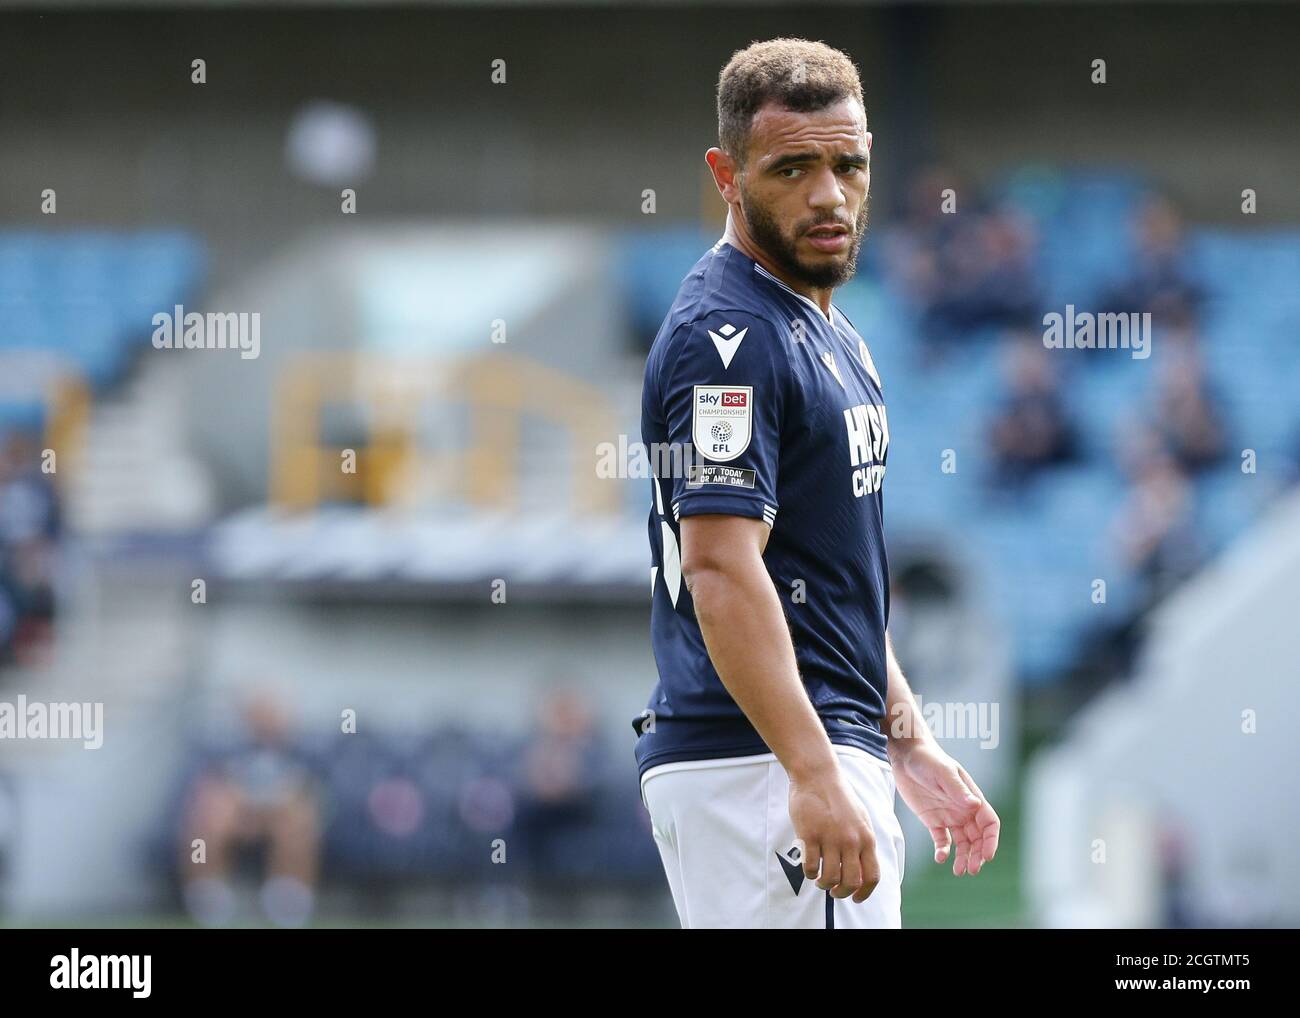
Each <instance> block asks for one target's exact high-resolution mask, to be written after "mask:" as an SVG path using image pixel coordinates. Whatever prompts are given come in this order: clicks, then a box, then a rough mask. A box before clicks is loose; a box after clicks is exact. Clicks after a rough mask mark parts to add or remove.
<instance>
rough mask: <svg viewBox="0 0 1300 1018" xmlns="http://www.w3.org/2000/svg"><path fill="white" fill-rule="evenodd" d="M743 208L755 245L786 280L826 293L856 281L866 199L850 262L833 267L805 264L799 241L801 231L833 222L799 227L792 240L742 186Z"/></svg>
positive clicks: (850, 246) (864, 234)
mask: <svg viewBox="0 0 1300 1018" xmlns="http://www.w3.org/2000/svg"><path fill="white" fill-rule="evenodd" d="M740 208H741V211H742V212H744V213H745V222H746V223H748V224H749V233H750V236H751V237H753V238H754V243H755V244H757V245H758V247H759V249H760V250H762V252H763V253H764V254H766V255H767V256H768V257H769V258H771V259H772V261H774V262H776V264H777V265H778V266H779V267H780V268H781V269H782V271H783V272H784V273H785V274H786V275H787V276H790V277H791V278H793V279H797V280H799V281H800V282H802V283H804V284H805V285H806V286H813V287H817V288H819V289H827V288H833V287H836V286H839V285H840V284H841V283H847V282H848V281H849V280H850V279H852V278H853V274H854V273H855V272H857V269H858V249H859V248H860V247H861V246H862V238H863V237H864V236H866V233H867V202H866V200H865V199H864V200H863V202H862V208H861V209H860V210H859V212H858V221H857V222H856V223H855V224H854V231H853V237H852V240H851V241H850V244H849V256H848V258H846V259H845V260H844V261H843V262H840V263H839V264H835V263H831V264H829V265H815V266H814V265H806V264H804V262H802V261H801V260H800V259H799V252H798V250H797V249H796V241H797V238H798V236H800V235H802V231H806V230H811V229H812V228H813V227H814V226H820V225H822V224H823V223H824V222H830V220H823V221H821V222H810V223H803V224H800V225H799V227H798V229H799V230H800V231H801V233H799V234H796V239H795V240H790V239H787V238H786V236H785V235H784V234H783V233H782V232H781V225H780V224H779V223H778V222H777V221H776V219H775V218H774V217H773V216H772V215H771V213H769V212H768V211H767V209H766V208H764V207H763V206H762V205H759V204H758V203H757V202H754V201H752V200H751V199H750V197H749V192H748V191H746V190H745V188H744V186H743V185H742V186H741V188H740Z"/></svg>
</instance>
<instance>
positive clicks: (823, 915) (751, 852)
mask: <svg viewBox="0 0 1300 1018" xmlns="http://www.w3.org/2000/svg"><path fill="white" fill-rule="evenodd" d="M835 753H836V755H837V756H838V757H839V761H840V767H841V769H842V770H843V772H844V775H845V777H846V778H847V779H848V782H849V784H850V785H851V786H852V787H853V788H854V789H855V790H856V791H857V793H858V795H859V796H860V797H861V799H862V802H863V804H864V805H865V806H866V807H867V812H868V814H869V815H870V817H871V826H872V829H873V830H874V831H875V834H876V858H877V860H878V862H879V863H880V883H879V884H878V885H877V886H876V889H875V890H874V891H872V892H871V897H870V898H868V899H867V900H866V901H864V902H862V903H861V904H858V903H855V902H854V901H853V900H852V899H851V898H832V897H831V896H830V892H828V891H823V890H821V889H820V888H819V887H818V886H817V884H816V882H815V881H813V880H806V879H804V876H803V866H802V864H801V863H800V862H798V861H797V859H798V853H797V852H793V853H792V849H793V848H794V840H795V835H794V825H793V824H792V823H791V822H790V808H789V795H790V782H789V779H788V777H787V776H786V773H785V768H784V767H782V766H781V764H780V763H778V762H777V759H776V756H775V755H774V754H772V753H765V754H763V755H761V756H745V757H730V758H727V759H724V760H687V761H681V762H678V763H667V764H660V765H659V766H658V767H652V768H650V770H648V771H646V773H645V775H644V776H643V777H642V779H641V798H642V800H643V801H644V802H645V805H646V809H648V810H649V811H650V822H651V826H652V828H653V830H654V839H655V843H656V844H657V845H658V846H659V854H660V856H661V857H662V858H663V863H664V871H665V872H666V873H667V874H668V886H669V888H670V889H671V890H672V893H673V903H674V904H675V905H676V906H677V915H678V917H679V918H680V919H681V923H682V926H683V927H684V928H686V929H692V928H701V927H707V928H717V927H729V928H743V929H898V928H899V927H900V926H902V915H901V908H902V887H901V885H902V881H903V829H902V827H901V826H900V825H899V823H898V817H896V816H895V815H894V794H895V791H896V787H895V784H894V772H893V769H892V768H891V767H890V766H889V764H887V763H886V762H885V761H883V760H881V759H879V758H878V757H874V756H872V755H871V754H870V753H868V752H866V751H865V750H861V749H855V748H852V747H849V746H836V747H835ZM792 855H793V861H792Z"/></svg>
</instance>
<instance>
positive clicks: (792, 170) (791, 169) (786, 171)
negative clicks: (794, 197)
mask: <svg viewBox="0 0 1300 1018" xmlns="http://www.w3.org/2000/svg"><path fill="white" fill-rule="evenodd" d="M778 172H779V173H780V174H781V176H782V177H784V178H785V179H786V180H794V175H795V174H796V173H802V172H803V169H802V168H801V167H798V166H786V167H783V168H782V169H781V170H779V171H778Z"/></svg>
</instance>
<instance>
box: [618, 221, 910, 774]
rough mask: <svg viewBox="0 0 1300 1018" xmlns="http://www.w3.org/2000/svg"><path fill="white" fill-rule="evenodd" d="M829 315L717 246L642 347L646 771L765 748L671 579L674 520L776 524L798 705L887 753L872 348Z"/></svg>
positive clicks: (642, 765)
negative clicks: (648, 600)
mask: <svg viewBox="0 0 1300 1018" xmlns="http://www.w3.org/2000/svg"><path fill="white" fill-rule="evenodd" d="M831 315H832V320H827V318H826V316H825V315H824V314H823V313H822V311H821V309H820V308H819V307H818V306H817V305H816V304H814V303H813V302H812V301H811V300H809V299H808V298H807V297H804V296H802V295H801V294H798V293H796V292H795V291H794V290H792V289H790V288H789V287H788V286H786V285H785V284H784V283H782V282H781V281H780V280H778V279H777V278H776V277H775V276H773V275H771V274H770V273H769V272H767V271H766V270H765V269H764V268H763V267H762V266H761V265H759V264H758V263H757V262H755V261H754V260H753V259H752V258H749V257H748V256H746V255H745V254H743V253H742V252H741V251H739V250H738V249H736V248H735V247H733V246H731V245H730V244H728V243H726V242H724V241H719V242H718V243H717V244H716V245H715V246H714V247H713V248H712V249H711V250H710V251H709V252H708V253H707V254H706V255H704V257H703V258H701V259H700V260H699V261H698V262H697V263H696V265H695V267H694V268H693V269H692V270H691V272H690V274H689V275H688V276H687V277H686V279H685V280H683V282H682V286H681V289H680V290H679V291H678V295H677V300H676V301H675V302H674V304H673V306H672V309H671V310H670V311H669V313H668V317H667V318H666V319H665V320H664V323H663V325H662V326H661V327H660V329H659V334H658V336H656V338H655V341H654V345H653V346H652V347H651V350H650V356H649V358H648V360H647V362H646V371H645V384H644V388H643V391H642V398H641V437H642V441H643V442H644V443H645V445H646V448H647V450H648V451H649V453H650V456H651V464H652V467H653V469H654V477H653V478H652V481H651V485H652V498H653V504H652V506H651V510H650V525H649V531H650V549H651V555H652V567H651V575H652V578H653V606H652V609H651V642H652V644H653V647H654V655H655V663H656V665H657V666H658V671H659V682H658V684H657V685H656V687H655V690H654V692H653V694H652V695H651V697H650V703H649V704H648V709H647V711H646V712H645V713H644V714H643V715H642V716H639V717H637V718H636V719H634V721H633V725H634V727H635V728H636V730H637V732H638V733H639V736H638V739H637V745H636V757H637V763H638V766H639V769H640V772H641V773H642V774H644V773H645V771H646V770H647V769H649V768H650V767H654V766H656V765H658V764H663V763H670V762H674V761H679V760H708V759H717V758H721V757H730V756H748V755H754V754H759V753H767V752H769V748H768V746H767V745H766V744H765V743H764V742H763V740H762V738H761V737H760V736H759V734H758V732H757V731H755V729H754V727H753V725H751V724H750V722H749V720H748V719H747V718H746V717H745V715H744V713H743V712H742V711H741V709H740V707H739V706H737V704H736V702H735V701H734V700H733V699H732V698H731V694H730V693H728V692H727V690H726V688H725V687H724V686H723V684H722V680H721V679H720V678H719V677H718V673H717V671H716V670H715V669H714V667H713V664H712V662H710V660H709V655H708V651H707V650H706V648H705V645H704V638H703V636H702V635H701V633H700V627H699V624H698V622H697V621H696V618H695V610H694V607H693V605H692V603H691V595H690V592H689V591H688V590H687V589H686V584H685V583H684V582H683V581H682V574H681V552H680V548H681V540H680V534H681V531H680V519H681V517H683V516H691V515H696V514H702V513H724V514H727V515H732V516H749V517H753V518H755V519H761V520H763V521H764V523H766V524H767V525H768V526H769V527H771V534H770V535H769V537H768V542H767V548H766V550H765V551H764V554H763V560H764V563H765V564H766V566H767V571H768V573H769V574H770V575H771V577H772V582H773V584H774V585H775V587H776V591H777V594H778V595H779V597H780V599H781V603H782V605H783V607H784V610H785V614H786V617H787V619H788V620H789V623H790V631H791V636H792V637H793V641H794V650H795V656H796V658H797V660H798V665H799V673H800V675H801V677H802V678H803V683H804V688H805V689H806V690H807V692H808V698H809V700H810V701H811V702H812V705H813V707H814V708H815V709H816V711H817V714H818V716H819V717H820V718H821V720H822V723H823V724H824V725H825V726H826V732H827V734H828V735H829V736H830V740H831V742H832V743H834V744H837V745H843V746H856V747H858V748H861V749H864V750H866V751H868V752H870V753H872V754H874V755H875V756H877V757H880V758H881V759H883V760H888V754H887V753H886V738H885V735H884V730H883V723H884V718H885V694H886V682H887V678H886V672H885V626H886V624H887V623H888V620H889V574H888V565H887V563H886V559H885V541H884V530H883V523H884V518H883V513H884V509H883V497H882V492H881V485H882V481H883V479H884V473H885V458H886V454H887V450H888V447H889V426H888V422H887V420H886V417H885V405H884V398H883V396H882V393H881V387H880V380H879V378H878V376H877V375H876V369H875V366H874V365H873V364H872V361H871V354H870V353H869V351H868V350H867V346H866V344H865V343H864V342H863V341H862V337H860V336H859V335H858V333H857V330H856V329H854V327H853V325H852V324H851V323H850V322H849V321H848V319H846V318H845V317H844V315H843V314H842V313H841V312H840V311H839V309H838V308H835V307H834V306H833V305H832V309H831ZM688 446H689V447H690V449H691V450H693V454H691V453H687V454H683V453H682V450H683V449H685V448H686V447H688ZM678 463H681V466H682V467H683V469H677V468H676V465H677V464H678Z"/></svg>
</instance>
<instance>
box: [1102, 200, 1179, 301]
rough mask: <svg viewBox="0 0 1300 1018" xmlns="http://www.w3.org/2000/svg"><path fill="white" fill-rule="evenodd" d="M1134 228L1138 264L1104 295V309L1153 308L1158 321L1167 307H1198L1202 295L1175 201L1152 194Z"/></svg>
mask: <svg viewBox="0 0 1300 1018" xmlns="http://www.w3.org/2000/svg"><path fill="white" fill-rule="evenodd" d="M1132 228H1133V231H1134V234H1135V240H1136V246H1137V256H1136V264H1135V266H1134V268H1133V270H1132V272H1131V273H1130V274H1129V276H1128V278H1127V279H1126V280H1125V281H1124V282H1123V283H1121V284H1120V285H1118V286H1116V287H1115V288H1114V289H1112V290H1111V292H1110V293H1109V294H1108V295H1107V296H1106V297H1105V298H1104V300H1103V303H1104V304H1105V308H1104V310H1107V311H1122V312H1129V311H1138V312H1141V311H1150V312H1152V314H1153V315H1154V316H1156V318H1157V320H1159V318H1160V317H1161V312H1162V311H1164V310H1165V309H1166V308H1172V307H1179V306H1181V307H1185V308H1188V309H1191V310H1193V311H1194V310H1195V309H1197V308H1198V307H1199V306H1200V303H1201V300H1202V298H1203V294H1202V291H1201V287H1200V286H1199V284H1197V283H1196V281H1195V279H1194V277H1193V274H1192V272H1191V270H1190V269H1189V267H1188V259H1187V251H1186V247H1185V244H1184V236H1183V220H1182V216H1181V215H1180V214H1179V212H1178V209H1177V208H1175V207H1174V204H1173V202H1171V201H1170V200H1169V199H1168V198H1166V197H1164V196H1163V195H1159V194H1152V195H1149V196H1148V197H1147V198H1146V200H1145V201H1144V202H1143V204H1142V205H1141V207H1140V208H1139V209H1138V211H1137V214H1136V216H1135V217H1134V221H1133V224H1132Z"/></svg>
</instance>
